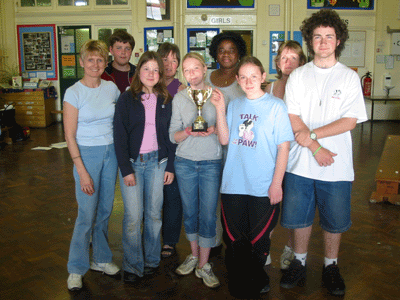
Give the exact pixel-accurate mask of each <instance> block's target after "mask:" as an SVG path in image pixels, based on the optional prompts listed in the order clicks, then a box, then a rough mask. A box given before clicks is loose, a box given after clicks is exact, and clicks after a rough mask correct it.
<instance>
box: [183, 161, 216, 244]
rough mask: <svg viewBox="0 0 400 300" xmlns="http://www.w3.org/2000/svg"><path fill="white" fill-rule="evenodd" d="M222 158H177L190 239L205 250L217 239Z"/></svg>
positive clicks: (186, 225)
mask: <svg viewBox="0 0 400 300" xmlns="http://www.w3.org/2000/svg"><path fill="white" fill-rule="evenodd" d="M221 165H222V159H216V160H202V161H193V160H189V159H185V158H182V157H179V156H177V157H176V158H175V172H176V176H177V179H178V184H179V191H180V193H181V198H182V206H183V219H184V225H185V231H186V237H187V239H188V240H189V241H190V242H192V241H197V243H198V245H199V246H200V247H203V248H209V247H213V246H214V245H215V238H216V220H217V214H216V210H217V203H218V195H219V188H220V181H221Z"/></svg>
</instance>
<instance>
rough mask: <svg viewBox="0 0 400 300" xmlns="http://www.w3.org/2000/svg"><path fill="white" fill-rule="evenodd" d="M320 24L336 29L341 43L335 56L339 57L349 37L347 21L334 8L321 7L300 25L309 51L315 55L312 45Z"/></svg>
mask: <svg viewBox="0 0 400 300" xmlns="http://www.w3.org/2000/svg"><path fill="white" fill-rule="evenodd" d="M320 26H322V27H332V28H334V29H335V33H336V39H337V40H338V41H340V43H339V45H338V46H337V47H336V49H335V56H336V58H338V57H339V56H340V53H341V52H342V51H343V49H344V46H345V42H346V41H347V39H348V38H349V31H348V29H347V25H346V23H345V22H344V21H343V20H342V19H340V17H339V15H338V13H337V12H336V11H334V10H332V9H321V10H319V11H318V12H316V13H313V14H312V15H311V17H309V18H308V19H305V20H304V21H303V24H302V25H301V26H300V31H301V33H302V34H303V38H304V40H305V41H306V43H307V49H308V52H310V54H311V55H312V56H314V55H315V52H314V49H313V46H312V40H313V33H314V30H315V28H317V27H320Z"/></svg>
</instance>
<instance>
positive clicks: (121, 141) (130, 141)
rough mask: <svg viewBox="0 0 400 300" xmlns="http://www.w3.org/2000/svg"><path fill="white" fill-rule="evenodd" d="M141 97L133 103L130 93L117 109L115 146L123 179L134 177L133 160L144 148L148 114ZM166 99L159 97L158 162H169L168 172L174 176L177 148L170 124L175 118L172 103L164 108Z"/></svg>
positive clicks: (157, 110)
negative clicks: (170, 130)
mask: <svg viewBox="0 0 400 300" xmlns="http://www.w3.org/2000/svg"><path fill="white" fill-rule="evenodd" d="M143 94H144V93H140V94H139V95H138V96H137V97H138V98H137V99H133V94H132V92H131V91H126V92H124V93H122V94H121V96H120V97H119V99H118V101H117V104H116V105H115V115H114V146H115V153H116V155H117V161H118V166H119V168H120V170H121V173H122V176H123V177H125V176H127V175H129V174H132V173H134V171H133V168H132V163H131V160H132V159H133V160H134V161H136V159H137V158H138V156H139V151H140V146H141V145H142V140H143V134H144V126H145V111H144V105H143V103H142V100H141V96H142V95H143ZM163 102H164V98H163V97H162V96H160V95H159V96H158V97H157V106H156V133H157V142H158V162H159V163H160V162H161V161H163V160H165V159H168V162H167V167H166V169H165V171H167V172H171V173H175V169H174V159H175V150H176V145H174V144H172V143H171V141H170V139H169V133H168V130H169V124H170V122H171V115H172V102H169V103H168V104H163Z"/></svg>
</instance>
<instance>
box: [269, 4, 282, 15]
mask: <svg viewBox="0 0 400 300" xmlns="http://www.w3.org/2000/svg"><path fill="white" fill-rule="evenodd" d="M269 15H270V16H280V5H279V4H270V6H269Z"/></svg>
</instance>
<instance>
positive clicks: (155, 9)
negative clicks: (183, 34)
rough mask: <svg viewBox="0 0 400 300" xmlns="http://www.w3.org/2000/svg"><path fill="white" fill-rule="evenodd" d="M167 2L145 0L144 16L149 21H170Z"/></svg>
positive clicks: (163, 0) (165, 0)
mask: <svg viewBox="0 0 400 300" xmlns="http://www.w3.org/2000/svg"><path fill="white" fill-rule="evenodd" d="M169 11H170V3H169V0H146V16H147V19H149V20H155V21H162V20H169V19H170V12H169Z"/></svg>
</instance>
